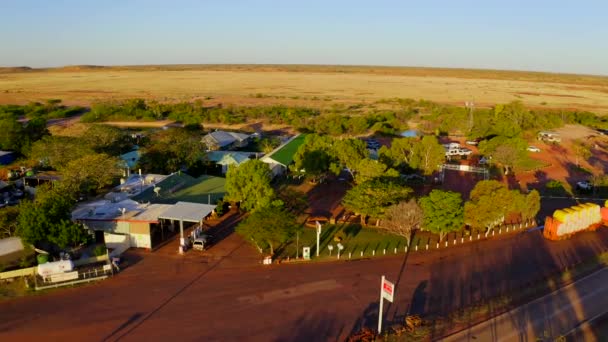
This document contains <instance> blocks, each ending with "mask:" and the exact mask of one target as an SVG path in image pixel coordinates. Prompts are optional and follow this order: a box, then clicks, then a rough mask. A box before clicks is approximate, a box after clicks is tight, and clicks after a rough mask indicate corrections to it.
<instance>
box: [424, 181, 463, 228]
mask: <svg viewBox="0 0 608 342" xmlns="http://www.w3.org/2000/svg"><path fill="white" fill-rule="evenodd" d="M419 203H420V207H421V208H422V211H423V212H424V218H423V221H422V227H423V228H424V230H428V231H430V232H432V233H435V234H439V238H440V240H443V238H444V237H445V236H446V235H447V234H448V233H450V232H454V231H458V230H460V229H462V228H463V226H464V220H463V212H464V211H463V207H462V197H461V196H460V194H459V193H457V192H452V191H443V190H433V191H431V193H430V194H429V195H428V196H425V197H422V198H420V200H419Z"/></svg>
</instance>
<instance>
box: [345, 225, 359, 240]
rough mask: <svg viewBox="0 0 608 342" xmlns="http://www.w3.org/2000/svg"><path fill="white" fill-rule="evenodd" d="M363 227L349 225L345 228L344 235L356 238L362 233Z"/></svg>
mask: <svg viewBox="0 0 608 342" xmlns="http://www.w3.org/2000/svg"><path fill="white" fill-rule="evenodd" d="M361 228H362V227H361V225H359V224H349V225H347V226H346V228H344V230H343V231H344V233H345V234H346V235H347V236H349V237H355V236H357V234H359V232H360V231H361Z"/></svg>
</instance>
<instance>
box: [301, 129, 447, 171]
mask: <svg viewBox="0 0 608 342" xmlns="http://www.w3.org/2000/svg"><path fill="white" fill-rule="evenodd" d="M444 159H445V150H444V148H443V146H441V144H439V142H438V141H437V138H436V137H434V136H424V137H423V138H422V139H419V138H397V139H394V140H393V141H392V145H391V147H390V148H388V147H386V146H383V147H382V148H381V149H380V151H379V158H378V160H372V159H370V155H369V152H368V150H367V147H366V143H365V142H364V141H362V140H360V139H354V138H350V139H337V138H332V137H330V136H327V135H317V134H309V135H307V136H306V138H305V141H304V144H302V145H301V146H300V148H299V149H298V151H297V152H296V154H295V156H294V164H293V165H292V166H291V169H292V171H293V172H295V173H299V172H305V173H306V174H307V175H309V176H312V177H313V178H318V177H322V176H324V175H326V174H328V173H333V174H336V175H338V174H340V173H341V172H342V170H343V169H346V170H348V172H350V173H351V175H352V176H353V179H354V180H355V182H356V183H364V182H366V181H368V180H372V179H374V178H378V177H389V178H390V177H393V178H394V177H398V176H399V173H400V172H401V173H403V172H416V171H417V172H421V173H422V174H424V175H431V174H432V173H433V172H435V171H437V169H438V166H439V165H441V164H442V163H443V161H444Z"/></svg>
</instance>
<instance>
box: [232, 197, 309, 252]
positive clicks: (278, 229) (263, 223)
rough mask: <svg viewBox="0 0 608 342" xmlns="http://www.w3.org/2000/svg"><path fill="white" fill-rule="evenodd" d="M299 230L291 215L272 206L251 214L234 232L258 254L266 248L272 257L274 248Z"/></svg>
mask: <svg viewBox="0 0 608 342" xmlns="http://www.w3.org/2000/svg"><path fill="white" fill-rule="evenodd" d="M299 229H300V226H299V225H298V224H297V222H296V220H295V217H294V216H293V214H291V213H290V212H288V211H286V210H284V209H282V208H280V207H274V206H273V207H266V208H265V209H263V210H257V211H255V212H253V213H251V215H249V216H248V217H247V218H246V219H245V220H244V221H243V222H241V223H240V224H239V225H238V226H237V227H236V229H235V231H236V232H237V234H239V235H241V236H242V237H243V238H245V240H247V241H250V242H251V243H253V245H254V246H255V247H256V248H257V249H258V251H259V252H260V253H263V252H264V250H265V249H266V248H268V249H269V250H270V255H274V251H275V250H276V248H278V247H280V246H281V245H283V244H285V243H286V242H288V241H289V240H290V239H291V238H292V237H293V236H294V235H295V234H296V232H297V231H298V230H299Z"/></svg>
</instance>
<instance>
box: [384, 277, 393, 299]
mask: <svg viewBox="0 0 608 342" xmlns="http://www.w3.org/2000/svg"><path fill="white" fill-rule="evenodd" d="M383 280H384V281H383V282H382V297H383V298H384V299H386V300H388V301H389V302H391V303H392V302H393V294H394V293H395V284H393V283H391V282H390V281H388V280H386V279H383Z"/></svg>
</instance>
